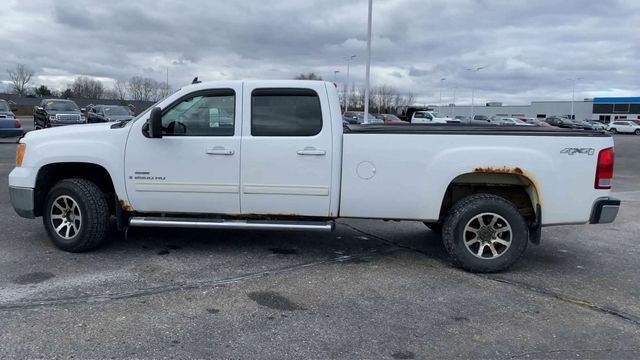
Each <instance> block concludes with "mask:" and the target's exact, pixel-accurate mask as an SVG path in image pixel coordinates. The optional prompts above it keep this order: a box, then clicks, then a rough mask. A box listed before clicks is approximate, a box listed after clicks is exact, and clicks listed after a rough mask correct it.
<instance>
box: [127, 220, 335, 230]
mask: <svg viewBox="0 0 640 360" xmlns="http://www.w3.org/2000/svg"><path fill="white" fill-rule="evenodd" d="M129 226H136V227H181V228H196V229H253V230H306V231H333V228H334V226H335V223H334V222H333V221H327V222H322V221H286V220H282V221H281V220H272V221H269V220H225V219H202V218H198V219H192V218H171V217H132V218H131V219H130V220H129Z"/></svg>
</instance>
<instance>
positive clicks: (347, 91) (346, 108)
mask: <svg viewBox="0 0 640 360" xmlns="http://www.w3.org/2000/svg"><path fill="white" fill-rule="evenodd" d="M354 57H356V56H355V55H351V56H349V57H348V58H347V82H346V84H345V85H344V93H345V96H344V112H347V111H349V96H350V95H351V92H350V91H351V90H350V88H349V66H350V65H351V60H353V58H354Z"/></svg>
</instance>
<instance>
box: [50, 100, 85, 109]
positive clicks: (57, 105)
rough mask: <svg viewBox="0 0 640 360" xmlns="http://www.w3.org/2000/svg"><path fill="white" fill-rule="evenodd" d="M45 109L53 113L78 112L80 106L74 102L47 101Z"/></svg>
mask: <svg viewBox="0 0 640 360" xmlns="http://www.w3.org/2000/svg"><path fill="white" fill-rule="evenodd" d="M44 108H45V109H47V110H52V111H78V105H76V103H74V102H73V101H47V103H46V104H44Z"/></svg>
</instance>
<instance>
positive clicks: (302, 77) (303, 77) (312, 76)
mask: <svg viewBox="0 0 640 360" xmlns="http://www.w3.org/2000/svg"><path fill="white" fill-rule="evenodd" d="M294 80H322V77H321V76H318V75H316V74H315V73H313V72H310V73H308V74H300V75H298V76H296V77H295V78H294Z"/></svg>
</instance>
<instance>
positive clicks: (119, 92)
mask: <svg viewBox="0 0 640 360" xmlns="http://www.w3.org/2000/svg"><path fill="white" fill-rule="evenodd" d="M113 94H114V96H115V98H116V99H117V100H125V99H126V98H127V83H126V82H124V81H120V80H116V82H115V84H113Z"/></svg>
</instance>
